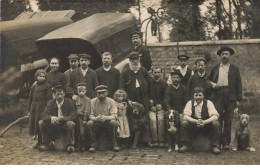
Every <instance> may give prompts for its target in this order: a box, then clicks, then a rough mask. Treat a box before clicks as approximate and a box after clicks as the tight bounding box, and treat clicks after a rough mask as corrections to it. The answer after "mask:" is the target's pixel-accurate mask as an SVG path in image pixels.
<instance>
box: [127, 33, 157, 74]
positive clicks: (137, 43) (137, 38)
mask: <svg viewBox="0 0 260 168" xmlns="http://www.w3.org/2000/svg"><path fill="white" fill-rule="evenodd" d="M131 38H132V43H133V44H134V47H133V50H132V52H138V53H139V55H140V62H141V65H142V66H143V67H144V68H145V69H146V70H147V71H149V70H150V69H151V66H152V60H151V57H150V51H149V49H148V48H147V47H145V46H143V44H142V38H143V33H142V32H139V31H134V32H133V33H132V34H131Z"/></svg>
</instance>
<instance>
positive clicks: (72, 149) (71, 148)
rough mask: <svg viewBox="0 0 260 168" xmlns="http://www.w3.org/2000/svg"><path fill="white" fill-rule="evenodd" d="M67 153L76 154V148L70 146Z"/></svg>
mask: <svg viewBox="0 0 260 168" xmlns="http://www.w3.org/2000/svg"><path fill="white" fill-rule="evenodd" d="M67 152H68V153H72V152H75V148H74V146H73V145H69V146H68V147H67Z"/></svg>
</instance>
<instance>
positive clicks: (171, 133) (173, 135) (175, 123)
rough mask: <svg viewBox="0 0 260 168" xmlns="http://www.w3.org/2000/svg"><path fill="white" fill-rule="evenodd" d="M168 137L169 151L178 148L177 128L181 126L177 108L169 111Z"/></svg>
mask: <svg viewBox="0 0 260 168" xmlns="http://www.w3.org/2000/svg"><path fill="white" fill-rule="evenodd" d="M166 122H167V138H168V145H169V146H168V152H171V151H172V150H173V149H174V150H178V145H177V143H176V142H177V136H178V134H177V129H178V128H179V126H180V115H179V113H178V111H176V110H170V111H168V112H167V118H166Z"/></svg>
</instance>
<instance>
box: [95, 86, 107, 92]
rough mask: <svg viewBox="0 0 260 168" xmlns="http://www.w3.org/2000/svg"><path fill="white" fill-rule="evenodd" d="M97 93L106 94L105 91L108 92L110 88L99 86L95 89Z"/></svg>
mask: <svg viewBox="0 0 260 168" xmlns="http://www.w3.org/2000/svg"><path fill="white" fill-rule="evenodd" d="M95 90H96V92H97V93H99V92H105V91H108V88H107V86H106V85H99V86H97V87H96V88H95Z"/></svg>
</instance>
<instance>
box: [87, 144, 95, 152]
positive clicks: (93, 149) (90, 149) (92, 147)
mask: <svg viewBox="0 0 260 168" xmlns="http://www.w3.org/2000/svg"><path fill="white" fill-rule="evenodd" d="M88 151H89V152H92V153H94V152H95V151H96V149H95V145H94V144H91V145H90V148H89V149H88Z"/></svg>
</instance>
